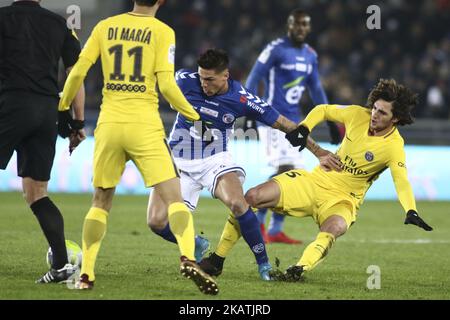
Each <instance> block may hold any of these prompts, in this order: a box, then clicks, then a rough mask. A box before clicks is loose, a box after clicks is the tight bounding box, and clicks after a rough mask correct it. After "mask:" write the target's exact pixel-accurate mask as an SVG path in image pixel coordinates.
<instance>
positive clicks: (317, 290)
mask: <svg viewBox="0 0 450 320" xmlns="http://www.w3.org/2000/svg"><path fill="white" fill-rule="evenodd" d="M52 199H53V200H54V202H55V203H56V204H57V205H58V206H59V207H60V209H61V211H62V212H63V214H64V217H65V230H66V238H67V239H71V240H74V241H76V242H78V243H79V244H81V229H82V224H83V220H84V216H85V214H86V212H87V210H88V209H89V206H90V201H91V195H63V194H57V195H52ZM0 203H1V208H2V209H1V214H0V244H1V246H0V257H1V259H0V284H1V285H0V288H1V290H0V299H286V300H289V299H296V300H297V299H298V300H304V299H449V298H450V293H449V290H448V288H449V287H450V268H449V267H448V266H449V265H450V254H449V253H450V250H449V249H448V247H449V244H450V215H449V210H448V207H449V205H450V203H449V202H420V203H419V204H418V208H419V211H420V212H421V215H422V216H423V217H424V219H425V220H426V221H427V222H428V223H429V224H430V225H432V226H433V227H434V228H435V230H434V231H432V232H425V231H423V230H421V229H418V228H416V227H414V226H409V225H408V226H405V225H403V218H404V214H403V210H402V209H401V207H400V205H399V204H398V203H397V202H369V201H368V202H366V203H365V204H364V205H363V207H362V210H361V211H360V213H359V218H358V220H357V223H356V224H355V225H354V226H353V227H351V229H350V230H349V232H348V234H346V235H345V236H343V237H342V238H340V239H339V240H338V241H337V242H336V244H335V246H334V247H333V249H332V250H331V251H330V254H329V256H328V258H327V260H326V261H325V262H323V263H322V264H320V265H319V266H318V267H317V268H316V269H314V271H312V272H310V273H308V274H307V276H306V280H305V281H304V282H303V283H274V282H272V283H267V282H263V281H260V280H259V277H258V273H257V267H256V264H255V262H254V258H253V255H252V254H251V252H250V250H249V249H248V247H247V246H246V244H245V242H244V241H242V240H240V241H239V242H238V244H237V245H236V247H235V248H234V249H233V251H232V252H231V254H230V256H229V257H228V258H227V261H226V263H225V267H224V272H223V274H222V275H221V276H220V277H219V278H218V283H219V286H220V290H221V292H220V294H219V295H218V296H216V297H209V296H204V295H202V294H201V293H200V292H199V291H198V290H197V289H196V288H195V286H194V284H192V283H190V282H189V281H187V280H185V279H184V278H182V277H181V276H180V275H179V273H178V267H179V264H178V255H179V252H178V249H177V247H176V246H175V245H173V244H171V243H168V242H165V241H163V240H162V239H161V238H159V237H157V236H155V235H154V234H152V233H151V232H150V231H149V230H148V228H147V226H146V213H145V211H146V205H147V198H146V197H142V196H117V197H116V198H115V200H114V204H113V210H112V212H111V214H110V218H109V221H108V232H107V235H106V237H105V239H104V241H103V244H102V248H101V251H100V254H99V257H98V259H97V265H96V276H97V279H96V287H95V289H94V290H92V291H90V292H85V291H83V292H80V291H76V290H69V289H67V288H66V287H65V286H64V285H37V284H34V280H36V279H37V278H38V277H39V276H41V275H42V274H43V273H44V272H45V271H46V269H47V267H46V264H45V253H46V250H47V244H46V242H45V239H44V236H43V235H42V232H41V230H40V228H39V226H38V224H37V221H36V219H35V217H34V216H33V214H32V213H31V211H30V210H29V209H28V207H27V206H26V204H25V202H24V201H23V199H22V196H21V194H19V193H0ZM226 216H227V210H226V209H225V207H224V206H223V205H222V204H221V203H219V202H218V201H217V200H211V199H201V201H200V203H199V208H198V211H197V212H196V213H195V217H194V219H195V226H196V231H197V232H203V233H204V234H205V236H206V237H208V238H209V239H210V240H211V242H212V247H213V248H214V246H215V245H216V244H217V242H218V239H219V237H220V234H221V231H222V227H223V225H224V222H225V219H226ZM285 229H286V232H287V233H288V234H290V235H292V236H295V237H298V238H301V239H303V240H304V241H305V242H306V243H308V242H310V241H312V240H313V239H314V237H315V235H316V233H317V227H316V225H314V223H313V221H312V219H310V218H304V219H298V218H288V219H287V220H286V228H285ZM414 241H416V242H418V243H414ZM267 248H268V252H269V256H270V257H271V260H272V262H273V261H274V260H275V257H278V258H279V259H280V261H281V266H280V267H281V268H283V269H284V268H286V267H287V266H288V265H290V264H295V263H296V262H297V260H298V259H299V257H300V255H301V253H302V251H303V249H304V248H305V246H304V245H301V246H288V245H280V244H270V245H268V247H267ZM370 265H377V266H379V267H380V269H381V289H379V290H376V289H375V290H369V289H367V286H366V283H367V279H368V277H369V276H370V275H369V274H367V273H366V270H367V267H368V266H370Z"/></svg>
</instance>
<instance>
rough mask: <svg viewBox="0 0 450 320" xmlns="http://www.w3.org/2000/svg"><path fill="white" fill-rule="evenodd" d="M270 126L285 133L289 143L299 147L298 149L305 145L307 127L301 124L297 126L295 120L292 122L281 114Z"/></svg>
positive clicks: (307, 132)
mask: <svg viewBox="0 0 450 320" xmlns="http://www.w3.org/2000/svg"><path fill="white" fill-rule="evenodd" d="M272 128H274V129H278V130H280V131H283V132H284V133H286V139H287V140H288V141H289V142H290V143H291V145H292V146H293V147H300V149H299V151H302V150H303V149H304V148H305V147H306V144H307V140H308V135H309V130H308V128H306V127H304V126H302V125H300V126H297V124H295V122H292V121H291V120H289V119H287V118H286V117H284V116H282V115H280V116H279V117H278V119H277V120H276V121H275V123H274V124H273V125H272ZM305 129H306V130H305Z"/></svg>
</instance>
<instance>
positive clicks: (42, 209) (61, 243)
mask: <svg viewBox="0 0 450 320" xmlns="http://www.w3.org/2000/svg"><path fill="white" fill-rule="evenodd" d="M22 186H23V191H24V197H25V199H26V201H27V203H28V204H29V205H30V208H31V210H32V211H33V213H34V215H35V216H36V218H37V219H38V221H39V224H40V226H41V229H42V232H43V233H44V235H45V238H46V239H47V241H48V244H49V246H50V248H51V249H52V253H53V261H52V265H51V269H50V271H48V272H47V273H46V274H45V275H44V276H42V277H41V278H40V279H38V280H37V281H36V283H49V282H64V281H67V280H68V279H69V277H70V276H72V275H73V274H74V272H75V271H76V267H75V266H72V265H70V264H68V260H67V250H66V242H65V237H64V220H63V217H62V215H61V212H60V211H59V209H58V208H57V207H56V206H55V204H54V203H53V202H52V201H51V200H50V198H49V197H48V196H47V182H44V181H36V180H34V179H32V178H24V179H23V180H22Z"/></svg>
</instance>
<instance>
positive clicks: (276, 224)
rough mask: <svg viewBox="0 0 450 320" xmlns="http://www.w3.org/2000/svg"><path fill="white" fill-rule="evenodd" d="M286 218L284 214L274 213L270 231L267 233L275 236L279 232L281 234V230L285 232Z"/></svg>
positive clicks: (271, 218)
mask: <svg viewBox="0 0 450 320" xmlns="http://www.w3.org/2000/svg"><path fill="white" fill-rule="evenodd" d="M284 218H285V216H284V215H282V214H279V213H276V212H274V213H272V217H270V224H269V230H268V232H267V233H268V234H270V235H271V236H273V235H275V234H277V233H278V232H281V230H283V224H284Z"/></svg>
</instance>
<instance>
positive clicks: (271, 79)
mask: <svg viewBox="0 0 450 320" xmlns="http://www.w3.org/2000/svg"><path fill="white" fill-rule="evenodd" d="M274 95H275V67H272V69H270V72H269V96H268V97H267V103H269V104H270V105H272V103H273V97H274Z"/></svg>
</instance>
